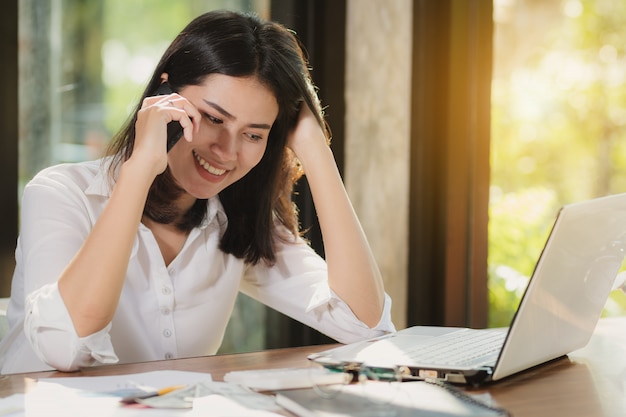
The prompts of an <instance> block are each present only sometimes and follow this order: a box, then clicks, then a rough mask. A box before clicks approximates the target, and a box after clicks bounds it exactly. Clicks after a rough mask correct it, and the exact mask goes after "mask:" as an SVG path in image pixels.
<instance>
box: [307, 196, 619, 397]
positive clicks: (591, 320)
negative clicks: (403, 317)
mask: <svg viewBox="0 0 626 417" xmlns="http://www.w3.org/2000/svg"><path fill="white" fill-rule="evenodd" d="M625 253H626V193H625V194H618V195H611V196H606V197H600V198H596V199H592V200H588V201H583V202H579V203H574V204H570V205H566V206H563V207H562V208H561V209H560V210H559V212H558V215H557V216H556V220H555V222H554V225H553V227H552V230H551V233H550V235H549V237H548V239H547V241H546V244H545V246H544V248H543V250H542V252H541V255H540V257H539V260H538V262H537V264H536V266H535V269H534V272H533V274H532V277H531V279H530V280H529V283H528V286H527V287H526V290H525V292H524V295H523V296H522V299H521V301H520V304H519V306H518V309H517V311H516V313H515V315H514V317H513V320H512V322H511V324H510V326H509V327H507V328H497V329H471V328H460V327H439V326H414V327H409V328H407V329H404V330H400V331H398V332H396V333H393V334H389V335H385V336H382V337H379V338H376V339H373V340H367V341H363V342H357V343H352V344H347V345H343V346H340V347H337V348H332V349H328V350H325V351H322V352H319V353H315V354H312V355H309V357H308V358H309V359H310V360H311V361H314V362H316V363H318V364H321V365H323V366H326V367H329V368H335V369H343V370H352V371H354V370H359V369H369V370H372V369H377V370H378V371H381V374H382V373H384V372H383V371H384V370H387V371H388V372H396V371H397V370H398V369H399V370H401V371H402V373H403V374H404V375H406V376H407V377H408V379H411V378H414V379H415V378H431V379H438V380H444V381H448V382H451V383H455V384H469V385H475V386H477V385H481V384H484V383H488V382H494V381H499V380H501V379H503V378H506V377H508V376H510V375H513V374H516V373H518V372H521V371H525V370H527V369H529V368H532V367H535V366H537V365H540V364H544V363H546V362H549V361H551V360H554V359H557V358H560V357H562V356H565V355H567V354H568V353H570V352H572V351H574V350H576V349H579V348H582V347H584V346H585V345H586V344H587V343H588V342H589V339H590V338H591V335H592V333H593V331H594V329H595V326H596V324H597V322H598V319H599V318H600V315H601V313H602V310H603V308H604V305H605V304H606V301H607V298H608V296H609V293H610V292H611V290H612V289H613V284H614V282H615V281H616V277H617V274H618V273H619V271H620V269H621V267H622V262H623V260H624V255H625ZM475 346H477V348H476V349H477V350H478V351H479V352H477V353H476V352H475V353H474V355H473V356H472V355H470V357H469V358H468V357H465V358H457V356H459V354H463V355H465V354H468V353H469V352H473V350H474V347H475ZM430 355H434V356H436V357H430Z"/></svg>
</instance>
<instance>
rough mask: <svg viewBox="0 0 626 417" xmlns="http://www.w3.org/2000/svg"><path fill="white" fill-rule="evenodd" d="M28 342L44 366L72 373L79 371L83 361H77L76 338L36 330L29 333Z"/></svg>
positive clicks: (66, 334) (49, 330) (52, 331)
mask: <svg viewBox="0 0 626 417" xmlns="http://www.w3.org/2000/svg"><path fill="white" fill-rule="evenodd" d="M29 342H30V344H31V346H32V348H33V350H34V351H35V353H36V354H37V356H38V357H39V359H40V360H41V361H42V362H44V363H45V364H46V365H48V366H50V367H52V368H54V369H56V370H58V371H61V372H74V371H77V370H79V369H80V367H81V366H82V362H84V360H82V361H81V360H79V358H78V356H79V355H77V349H76V345H77V343H76V337H75V336H74V335H69V334H68V333H67V332H64V331H60V330H56V329H36V330H34V331H33V332H31V334H30V336H29Z"/></svg>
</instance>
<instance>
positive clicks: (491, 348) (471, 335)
mask: <svg viewBox="0 0 626 417" xmlns="http://www.w3.org/2000/svg"><path fill="white" fill-rule="evenodd" d="M505 337H506V332H504V331H485V330H480V331H472V330H469V331H463V332H454V333H451V334H447V335H443V336H439V337H436V338H433V340H432V341H430V342H426V343H423V344H420V345H419V346H416V347H415V348H414V349H409V350H408V351H407V354H408V356H409V358H410V359H411V360H413V361H414V362H415V363H428V364H439V365H446V366H463V367H466V366H477V365H495V361H496V359H497V358H498V354H499V352H500V349H501V348H502V344H503V343H504V338H505Z"/></svg>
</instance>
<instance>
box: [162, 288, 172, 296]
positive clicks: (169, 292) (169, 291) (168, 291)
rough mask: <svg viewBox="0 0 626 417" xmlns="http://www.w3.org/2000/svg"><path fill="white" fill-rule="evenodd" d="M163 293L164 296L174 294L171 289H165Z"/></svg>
mask: <svg viewBox="0 0 626 417" xmlns="http://www.w3.org/2000/svg"><path fill="white" fill-rule="evenodd" d="M161 291H162V292H163V294H164V295H170V294H171V293H172V289H171V288H170V287H163V289H162V290H161Z"/></svg>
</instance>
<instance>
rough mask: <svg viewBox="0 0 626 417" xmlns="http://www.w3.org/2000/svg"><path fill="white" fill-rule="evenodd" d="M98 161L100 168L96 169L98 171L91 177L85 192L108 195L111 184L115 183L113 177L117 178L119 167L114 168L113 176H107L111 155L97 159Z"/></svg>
mask: <svg viewBox="0 0 626 417" xmlns="http://www.w3.org/2000/svg"><path fill="white" fill-rule="evenodd" d="M98 162H100V169H98V172H97V173H96V175H95V176H94V177H93V180H92V181H91V184H89V187H87V189H86V190H85V194H86V195H99V196H102V197H110V196H111V190H112V189H113V184H114V183H115V180H114V179H113V178H117V173H118V171H119V168H117V169H116V172H115V175H114V177H111V176H109V168H110V167H111V157H106V158H102V159H99V160H98Z"/></svg>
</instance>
